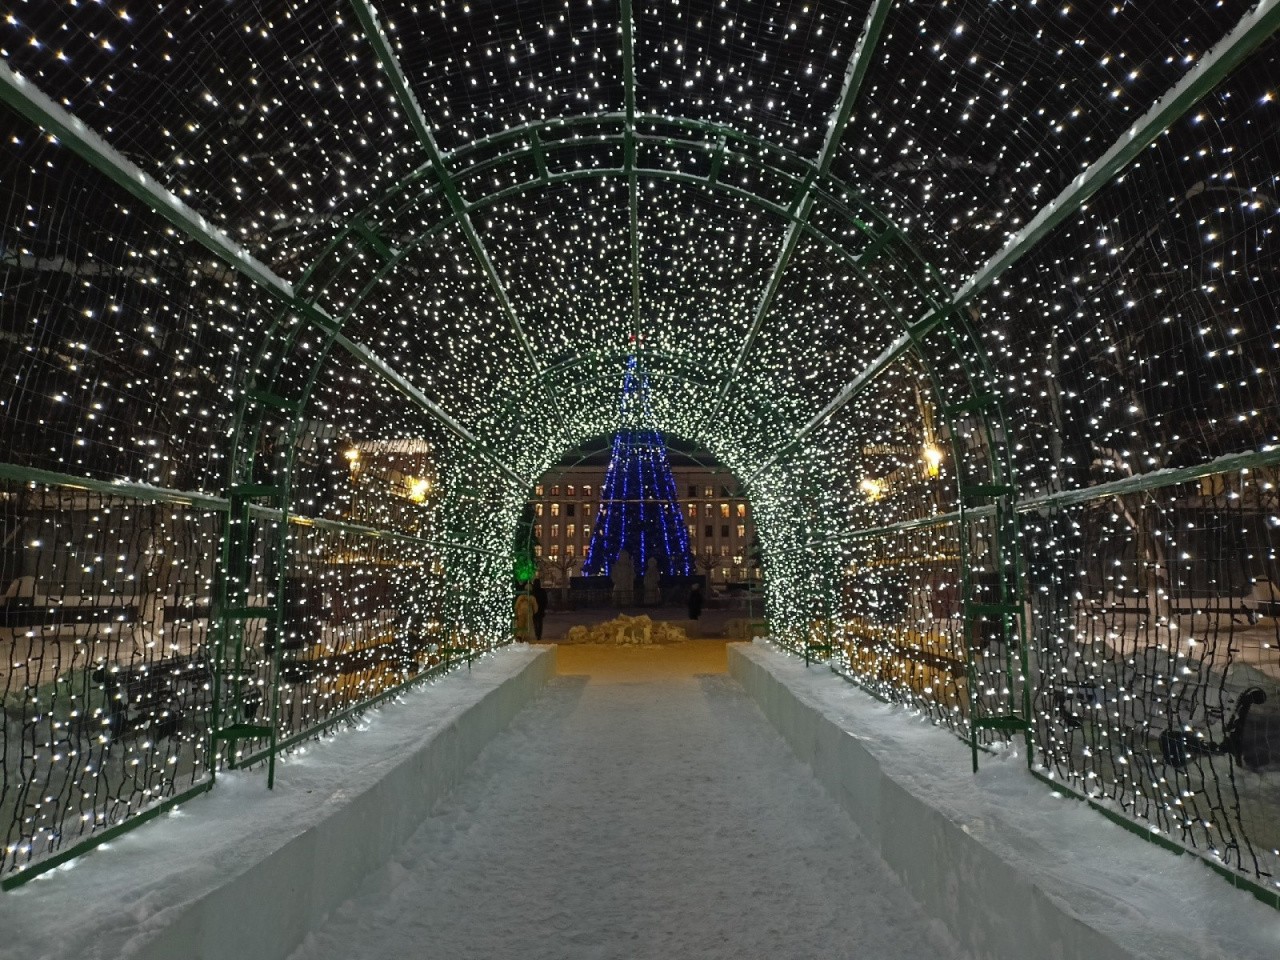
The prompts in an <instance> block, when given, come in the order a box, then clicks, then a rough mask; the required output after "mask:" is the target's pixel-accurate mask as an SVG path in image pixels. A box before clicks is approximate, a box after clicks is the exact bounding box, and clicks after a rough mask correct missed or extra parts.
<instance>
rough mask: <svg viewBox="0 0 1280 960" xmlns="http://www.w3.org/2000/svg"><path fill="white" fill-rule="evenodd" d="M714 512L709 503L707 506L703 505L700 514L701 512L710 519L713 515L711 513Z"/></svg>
mask: <svg viewBox="0 0 1280 960" xmlns="http://www.w3.org/2000/svg"><path fill="white" fill-rule="evenodd" d="M714 510H715V507H713V506H711V504H709V503H708V504H705V505H704V506H703V508H702V512H703V513H704V514H705V515H706V516H708V517H710V516H713V515H714V513H713V511H714Z"/></svg>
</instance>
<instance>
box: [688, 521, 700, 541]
mask: <svg viewBox="0 0 1280 960" xmlns="http://www.w3.org/2000/svg"><path fill="white" fill-rule="evenodd" d="M697 535H698V527H697V524H693V523H691V524H689V539H691V540H692V539H693V538H694V537H696V536H697Z"/></svg>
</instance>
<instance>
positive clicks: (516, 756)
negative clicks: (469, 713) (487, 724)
mask: <svg viewBox="0 0 1280 960" xmlns="http://www.w3.org/2000/svg"><path fill="white" fill-rule="evenodd" d="M624 652H625V651H624ZM962 956H963V954H962V953H961V952H960V950H959V948H958V947H957V946H956V945H955V943H954V942H953V941H952V940H951V939H950V937H949V936H948V935H947V934H946V933H945V931H944V929H943V928H942V926H941V924H940V923H939V922H938V921H935V920H931V919H930V918H928V917H926V916H924V915H923V913H922V912H921V911H920V909H919V908H918V907H917V906H916V905H915V903H914V901H912V900H911V898H910V897H909V896H908V895H907V893H906V892H905V891H904V890H903V888H902V887H901V886H900V885H899V884H898V882H897V881H896V880H895V878H894V877H893V875H892V874H891V873H890V872H889V870H888V869H887V868H886V866H885V865H884V864H883V862H882V861H881V860H880V859H879V858H878V857H877V856H876V855H875V854H874V853H873V852H872V851H871V850H870V848H869V847H868V846H867V844H866V843H865V842H864V841H863V839H862V838H861V837H860V836H859V835H858V833H857V831H856V829H855V828H854V827H853V825H852V823H851V821H850V820H849V818H848V817H847V816H846V815H845V814H844V813H843V812H842V811H841V810H840V809H839V808H838V807H837V806H836V804H835V803H834V801H832V800H831V799H830V798H829V797H828V796H827V795H826V794H825V793H824V792H823V791H822V789H821V787H819V786H818V784H817V783H816V782H815V780H814V779H813V777H812V775H811V774H810V773H809V771H808V770H807V769H806V768H805V767H804V766H802V765H801V764H800V763H799V762H798V761H797V760H796V759H795V757H794V756H793V755H792V753H791V751H790V750H789V749H788V748H787V746H786V744H785V743H784V742H783V741H782V740H781V738H780V737H779V736H778V734H777V733H775V731H774V730H773V728H772V727H771V726H769V724H768V722H767V721H766V720H765V719H764V718H763V716H762V715H761V714H760V713H759V711H758V710H757V709H756V707H755V706H754V704H753V703H752V702H751V701H750V700H749V699H748V698H747V696H746V695H745V693H744V692H743V690H742V688H741V687H740V686H739V685H738V684H737V683H736V682H735V681H734V680H732V679H730V678H729V677H727V676H725V675H723V674H721V675H705V676H700V677H683V678H679V677H676V678H664V679H651V680H646V681H643V682H602V681H600V680H598V679H588V678H585V677H567V676H565V677H558V678H555V679H553V680H552V681H551V682H550V684H549V685H548V686H547V687H546V688H545V690H544V691H543V692H542V694H541V695H540V696H539V697H538V698H537V699H536V700H535V701H534V702H533V703H532V704H531V705H530V706H529V707H527V708H525V710H524V711H523V712H521V713H520V714H519V715H518V716H517V717H516V719H515V721H514V722H513V724H512V726H511V728H510V729H508V730H507V731H506V732H505V733H503V734H501V735H500V736H499V737H498V738H497V739H496V740H494V741H493V742H492V743H490V744H489V746H488V747H486V748H485V750H484V752H483V753H481V755H480V757H479V758H478V760H477V761H476V763H475V764H474V765H473V766H472V767H471V768H470V769H469V771H468V773H467V776H466V778H465V779H464V780H463V782H462V783H461V784H460V785H459V787H458V788H457V789H456V790H455V791H454V792H453V793H452V794H450V795H449V796H448V797H446V798H445V799H444V800H443V801H441V802H440V803H439V804H438V805H437V807H436V809H435V811H434V813H433V815H432V816H431V817H430V818H429V819H428V820H427V821H426V822H425V823H424V824H423V826H422V827H421V829H420V830H419V831H418V832H417V834H416V835H415V836H414V837H413V838H412V840H411V841H410V842H409V843H408V844H407V845H406V846H405V847H404V848H403V849H402V850H401V851H400V853H399V854H398V855H396V856H395V858H394V859H393V860H392V861H391V862H389V863H388V864H386V866H385V867H383V868H381V869H380V870H378V871H376V872H375V873H374V874H373V875H372V876H371V877H370V879H369V880H368V881H367V882H366V883H365V885H364V888H363V890H362V891H361V892H360V893H359V894H358V895H357V896H355V897H354V898H352V899H351V900H349V901H348V902H346V903H345V904H344V905H342V906H341V907H340V908H338V909H337V910H336V911H334V912H333V913H332V914H331V915H330V917H329V919H328V921H327V922H326V923H324V924H323V925H322V926H320V927H319V928H318V929H315V930H314V931H313V932H312V933H311V934H310V935H309V936H308V937H307V939H306V940H305V941H304V943H303V945H302V947H301V948H300V949H299V950H298V951H297V952H296V953H295V954H294V956H293V960H351V958H362V960H377V958H392V957H394V958H397V960H398V958H402V957H441V958H448V960H464V958H468V957H475V958H485V960H501V958H507V957H510V958H519V960H537V958H548V960H552V958H554V960H575V958H593V960H595V958H613V957H617V958H628V960H632V958H636V960H638V958H644V957H654V958H664V960H665V958H685V957H688V958H692V957H697V958H708V960H709V958H717V957H724V958H754V957H760V958H765V957H769V958H772V957H805V958H823V957H859V958H878V960H897V958H901V960H919V958H937V960H945V958H949V957H962Z"/></svg>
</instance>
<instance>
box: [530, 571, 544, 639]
mask: <svg viewBox="0 0 1280 960" xmlns="http://www.w3.org/2000/svg"><path fill="white" fill-rule="evenodd" d="M531 592H532V593H533V599H535V600H537V601H538V609H537V610H535V611H534V612H533V633H534V636H535V637H537V639H538V643H541V642H542V621H543V620H545V619H547V591H546V589H545V588H544V587H543V586H542V580H541V579H538V580H534V581H533V590H532V591H531Z"/></svg>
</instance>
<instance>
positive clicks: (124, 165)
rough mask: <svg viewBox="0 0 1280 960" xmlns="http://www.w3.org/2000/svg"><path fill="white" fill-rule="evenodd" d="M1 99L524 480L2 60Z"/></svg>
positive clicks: (285, 283)
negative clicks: (332, 337) (328, 335)
mask: <svg viewBox="0 0 1280 960" xmlns="http://www.w3.org/2000/svg"><path fill="white" fill-rule="evenodd" d="M0 100H3V101H4V102H5V103H6V104H8V106H10V107H11V108H12V109H13V110H14V111H15V112H17V113H19V114H20V115H22V116H23V117H26V118H27V119H28V120H30V121H31V122H32V123H34V124H36V125H37V126H39V127H43V128H44V129H45V130H48V131H49V132H50V133H52V134H53V135H54V136H55V137H56V138H57V139H58V140H59V141H60V142H61V143H62V144H63V145H64V146H66V147H68V148H69V149H71V151H72V152H73V153H75V154H76V155H77V156H79V157H80V158H81V159H82V160H84V161H85V162H86V163H88V164H89V165H90V166H91V167H93V168H94V169H95V170H97V171H98V172H99V173H102V174H104V175H105V176H106V177H107V178H108V179H110V180H111V181H112V182H114V183H116V184H118V185H119V186H120V187H122V188H123V189H125V190H127V191H128V192H129V193H130V194H132V195H133V196H134V197H135V198H137V199H138V200H139V201H141V202H142V203H143V204H144V205H145V206H146V207H147V208H148V209H149V210H151V211H153V212H154V213H156V214H158V215H159V216H160V217H162V218H164V219H165V220H167V221H168V222H169V223H171V224H172V225H173V226H175V227H177V228H178V229H179V230H180V231H181V232H182V233H183V234H185V235H186V236H188V237H190V238H191V239H193V240H195V241H196V242H198V243H199V244H201V245H202V246H203V247H205V249H207V250H208V251H209V252H210V253H212V254H213V255H214V256H216V257H217V258H218V259H219V260H220V261H222V262H223V263H225V264H226V265H227V266H229V267H231V268H232V269H233V270H235V271H236V272H237V273H239V274H241V275H242V276H244V277H246V278H247V279H249V280H251V281H252V282H253V283H254V284H255V285H257V286H258V287H259V288H261V289H263V290H265V291H266V292H267V293H269V294H271V295H273V296H275V297H277V298H278V299H280V300H282V301H283V302H284V303H285V304H286V305H287V306H288V307H289V308H290V309H292V310H294V311H296V312H297V313H299V314H300V315H302V316H304V317H305V318H306V319H307V320H308V321H310V322H311V323H312V324H313V325H315V326H317V327H318V328H320V329H321V330H323V331H325V332H326V333H328V334H330V335H332V336H334V338H335V340H336V341H337V342H338V343H339V345H341V346H342V348H343V349H344V350H346V351H347V352H348V353H350V354H351V355H352V356H353V357H355V358H356V359H357V360H359V361H360V362H361V363H363V364H364V365H365V366H366V367H368V368H369V370H370V371H371V372H373V373H375V374H376V375H377V376H378V377H379V378H380V379H382V380H385V381H386V382H387V383H389V384H391V385H392V386H393V387H395V388H396V389H397V390H399V391H400V392H401V393H402V394H404V395H405V396H406V397H408V398H409V399H410V400H411V401H412V402H413V403H414V404H416V405H417V406H418V407H419V408H420V409H422V410H423V411H425V412H426V413H427V414H428V415H429V416H430V417H431V418H432V419H434V420H436V421H437V422H439V423H441V424H442V425H444V426H445V427H446V429H448V430H449V431H451V432H452V433H454V434H455V435H456V436H457V437H458V438H459V439H461V440H462V441H463V442H464V443H466V444H468V445H469V446H471V447H472V448H473V449H475V450H477V451H479V452H481V453H482V454H484V455H485V456H486V457H488V458H489V459H490V460H491V461H493V462H494V464H495V465H496V466H497V467H498V469H499V470H501V471H502V472H503V473H504V474H506V475H507V476H508V477H509V478H511V479H512V480H514V481H516V482H521V483H522V482H523V481H522V480H521V478H520V477H518V476H517V475H516V474H515V473H514V472H513V471H512V470H511V469H510V468H509V467H507V466H506V464H504V463H503V462H502V461H501V459H500V458H498V456H497V455H496V454H495V453H493V452H492V451H490V450H488V449H487V448H486V447H485V446H484V445H483V444H481V443H480V441H479V440H478V439H477V438H476V437H475V436H474V435H473V434H472V433H471V432H470V431H469V430H467V429H466V428H465V427H463V426H462V425H461V424H460V423H458V422H457V421H456V420H455V419H453V418H452V417H450V416H448V415H447V414H446V413H445V412H444V411H443V410H442V409H441V408H440V406H439V405H438V404H436V403H434V402H433V401H431V400H430V399H429V398H428V397H427V396H426V395H425V394H423V393H422V391H421V390H419V389H418V388H417V387H415V386H413V385H412V384H411V383H409V381H408V380H406V379H405V378H404V377H403V376H402V375H401V374H399V373H398V372H397V371H395V370H393V369H392V368H391V367H390V366H389V365H388V364H387V363H386V362H384V361H383V360H381V359H379V358H378V357H377V356H376V355H375V354H374V353H373V351H372V350H370V349H369V348H368V347H366V346H364V345H363V344H358V343H356V342H354V341H352V340H351V339H349V338H347V337H345V336H343V335H342V334H341V333H340V331H339V324H338V322H337V321H336V320H334V319H333V318H332V317H330V316H329V315H328V314H326V313H325V312H324V311H323V310H322V309H321V308H320V307H318V306H316V305H315V304H312V303H308V302H306V301H304V300H303V299H301V298H300V297H299V296H298V294H297V292H296V291H295V290H294V288H293V285H292V284H290V283H289V281H287V280H285V279H284V278H283V277H281V276H280V275H279V274H277V273H276V272H275V271H273V270H272V269H271V268H270V267H268V266H267V265H266V264H264V263H262V262H261V261H259V260H258V259H256V258H255V257H254V256H253V255H252V254H250V253H248V252H247V251H246V250H244V248H242V247H241V246H240V245H239V244H237V243H236V242H235V241H234V240H232V239H231V238H230V237H228V236H227V235H226V234H224V233H223V232H222V231H221V230H219V229H218V228H217V227H215V226H213V224H211V223H209V222H208V221H207V220H206V219H205V218H204V217H202V216H200V215H199V214H198V213H196V212H195V211H194V210H192V209H191V208H190V207H188V206H187V205H186V204H185V203H183V201H182V200H180V199H179V198H178V197H177V196H176V195H175V194H173V193H172V192H171V191H169V190H168V189H167V188H165V187H164V186H162V185H161V184H160V183H158V182H157V181H156V180H155V179H153V178H152V177H150V176H148V175H147V174H146V173H144V172H143V171H142V170H141V169H139V168H138V166H137V165H136V164H134V163H133V162H132V161H130V160H128V159H127V158H126V157H125V156H124V155H123V154H121V153H120V152H119V151H117V150H116V149H115V148H114V147H112V146H111V145H110V144H109V143H107V142H106V141H105V140H103V139H102V138H101V137H100V136H98V135H97V134H96V133H95V132H94V131H93V130H91V129H89V127H88V126H87V125H86V124H85V123H84V122H83V121H81V120H79V119H78V118H76V117H74V116H72V115H71V114H70V113H68V112H67V111H66V110H64V109H63V108H62V107H60V106H59V105H58V104H56V103H54V102H53V101H52V100H51V99H49V97H47V96H46V95H45V94H44V93H43V92H42V91H41V90H39V89H38V88H37V87H36V86H35V85H34V84H32V83H31V82H30V81H29V80H27V79H26V78H25V77H22V76H20V75H19V74H16V73H14V72H13V71H12V70H11V69H10V68H9V67H8V65H7V64H5V63H3V62H0Z"/></svg>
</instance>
